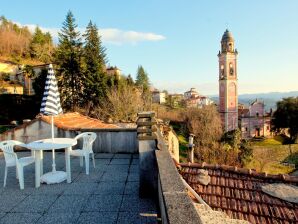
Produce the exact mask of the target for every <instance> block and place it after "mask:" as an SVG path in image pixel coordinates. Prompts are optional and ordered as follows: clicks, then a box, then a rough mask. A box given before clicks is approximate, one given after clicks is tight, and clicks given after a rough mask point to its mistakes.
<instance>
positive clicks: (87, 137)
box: [75, 132, 96, 153]
mask: <svg viewBox="0 0 298 224" xmlns="http://www.w3.org/2000/svg"><path fill="white" fill-rule="evenodd" d="M75 139H77V140H78V139H83V147H82V149H83V150H86V151H87V152H89V153H90V152H93V150H92V145H93V142H94V141H95V139H96V133H94V132H83V133H81V134H79V135H77V136H76V137H75Z"/></svg>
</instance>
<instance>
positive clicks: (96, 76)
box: [84, 21, 107, 106]
mask: <svg viewBox="0 0 298 224" xmlns="http://www.w3.org/2000/svg"><path fill="white" fill-rule="evenodd" d="M84 37H85V46H84V59H85V64H86V66H85V67H86V70H85V81H84V85H85V87H86V88H85V91H84V94H85V97H84V99H85V103H87V102H89V103H90V102H92V104H93V105H94V106H97V105H98V104H99V103H100V102H101V100H102V99H103V98H104V97H105V95H106V91H107V77H106V75H105V73H104V72H105V63H106V54H105V48H104V47H103V46H102V45H101V39H100V36H99V34H98V29H97V27H96V25H95V24H92V22H91V21H90V22H89V24H88V26H87V28H86V33H85V34H84Z"/></svg>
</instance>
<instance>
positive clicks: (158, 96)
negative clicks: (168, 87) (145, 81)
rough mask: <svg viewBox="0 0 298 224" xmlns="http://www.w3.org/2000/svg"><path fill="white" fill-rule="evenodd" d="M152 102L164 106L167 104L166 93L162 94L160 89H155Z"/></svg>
mask: <svg viewBox="0 0 298 224" xmlns="http://www.w3.org/2000/svg"><path fill="white" fill-rule="evenodd" d="M151 94H152V102H153V103H158V104H163V103H166V93H165V92H160V91H159V90H158V89H154V90H153V91H152V92H151Z"/></svg>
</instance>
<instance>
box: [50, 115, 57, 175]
mask: <svg viewBox="0 0 298 224" xmlns="http://www.w3.org/2000/svg"><path fill="white" fill-rule="evenodd" d="M51 117H52V140H53V141H54V116H51ZM52 161H53V164H52V172H56V163H55V150H54V149H52Z"/></svg>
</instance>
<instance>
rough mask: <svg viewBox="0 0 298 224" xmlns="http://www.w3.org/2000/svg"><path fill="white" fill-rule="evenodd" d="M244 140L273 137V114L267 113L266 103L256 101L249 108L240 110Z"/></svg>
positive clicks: (240, 124)
mask: <svg viewBox="0 0 298 224" xmlns="http://www.w3.org/2000/svg"><path fill="white" fill-rule="evenodd" d="M238 110H239V126H240V130H241V134H242V138H245V139H249V138H254V137H271V135H272V132H271V116H272V112H269V113H266V111H265V105H264V102H262V101H259V100H257V99H256V100H255V101H254V102H252V103H251V104H250V105H249V107H248V108H239V109H238Z"/></svg>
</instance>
